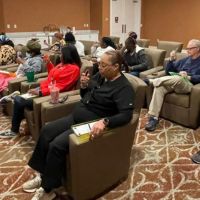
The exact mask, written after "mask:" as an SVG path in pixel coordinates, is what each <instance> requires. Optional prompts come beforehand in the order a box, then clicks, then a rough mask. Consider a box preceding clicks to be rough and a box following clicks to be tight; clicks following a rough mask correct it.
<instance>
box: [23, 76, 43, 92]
mask: <svg viewBox="0 0 200 200" xmlns="http://www.w3.org/2000/svg"><path fill="white" fill-rule="evenodd" d="M45 79H46V78H39V79H37V80H36V81H35V82H27V81H24V82H22V83H21V90H20V91H21V93H22V94H23V93H26V92H27V91H28V90H29V89H30V88H31V89H33V88H36V87H39V86H40V82H41V81H42V80H45Z"/></svg>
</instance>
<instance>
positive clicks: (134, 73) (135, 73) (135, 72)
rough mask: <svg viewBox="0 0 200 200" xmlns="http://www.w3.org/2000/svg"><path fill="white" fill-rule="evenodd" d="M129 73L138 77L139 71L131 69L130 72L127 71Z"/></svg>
mask: <svg viewBox="0 0 200 200" xmlns="http://www.w3.org/2000/svg"><path fill="white" fill-rule="evenodd" d="M129 74H131V75H133V76H137V77H139V74H140V73H139V72H137V71H132V72H129Z"/></svg>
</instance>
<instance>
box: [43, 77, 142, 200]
mask: <svg viewBox="0 0 200 200" xmlns="http://www.w3.org/2000/svg"><path fill="white" fill-rule="evenodd" d="M126 77H127V78H128V80H129V81H130V83H131V84H132V86H133V88H134V90H135V92H136V97H135V110H134V112H133V118H132V120H131V122H129V123H128V124H127V125H124V126H122V127H118V128H115V129H110V130H108V131H107V132H106V133H105V134H104V135H103V136H102V137H100V138H97V139H96V140H94V141H88V142H85V143H81V142H80V141H79V140H78V139H77V136H76V135H75V134H71V135H70V153H69V156H68V157H67V159H68V162H67V163H68V167H67V191H68V193H69V194H70V195H71V196H72V197H73V198H74V199H76V200H84V199H92V198H94V197H95V196H98V195H99V194H101V193H102V192H104V191H105V190H108V189H109V188H110V187H112V186H113V185H115V184H116V183H119V181H121V180H124V178H127V175H128V171H129V166H130V153H131V148H132V144H133V141H134V136H135V131H136V128H137V124H138V120H139V115H140V110H141V108H142V106H143V101H144V96H145V89H146V84H145V83H144V82H143V81H142V80H141V79H139V78H137V77H135V76H132V75H129V74H126ZM79 98H80V97H79ZM72 101H75V99H74V100H70V101H69V105H68V102H66V104H63V105H55V106H52V105H50V104H49V103H48V102H45V103H42V106H41V109H42V122H43V124H45V123H47V122H49V121H51V120H55V119H56V116H55V114H53V113H56V114H57V113H60V112H63V110H64V109H69V111H70V108H69V107H73V103H72ZM76 102H78V99H77V100H76ZM74 103H75V102H74ZM68 113H70V112H68V111H67V110H66V111H65V112H63V113H62V114H64V116H66V115H67V114H68ZM60 117H61V116H60Z"/></svg>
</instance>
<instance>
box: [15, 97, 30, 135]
mask: <svg viewBox="0 0 200 200" xmlns="http://www.w3.org/2000/svg"><path fill="white" fill-rule="evenodd" d="M25 108H28V109H30V110H33V100H32V99H27V100H26V99H24V98H22V97H20V96H16V97H15V98H14V108H13V117H12V127H11V130H12V131H13V132H15V133H18V132H19V127H20V123H21V121H22V119H24V109H25Z"/></svg>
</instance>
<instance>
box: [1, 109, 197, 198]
mask: <svg viewBox="0 0 200 200" xmlns="http://www.w3.org/2000/svg"><path fill="white" fill-rule="evenodd" d="M146 122H147V114H146V110H142V113H141V117H140V121H139V125H138V130H137V132H136V135H135V140H134V144H133V148H132V156H131V168H130V171H129V176H128V179H127V180H126V181H124V182H123V183H121V184H120V185H118V186H117V187H116V188H115V189H113V190H112V191H110V192H108V193H107V194H105V195H104V196H102V197H100V198H99V200H111V199H116V200H199V199H200V165H197V164H193V163H192V161H191V160H190V157H191V155H192V154H193V153H195V152H196V151H198V150H199V141H200V128H199V129H197V130H192V129H188V128H184V127H182V126H179V125H177V124H175V123H172V122H169V121H167V120H164V119H161V120H160V124H159V126H158V129H157V130H156V131H154V132H153V133H148V132H146V131H145V130H144V126H145V123H146ZM9 127H10V118H8V117H5V116H4V115H3V114H2V113H0V130H6V129H8V128H9ZM23 132H24V130H23V128H22V129H21V133H22V134H21V135H20V136H18V137H15V138H13V139H0V200H29V199H31V197H32V195H33V194H29V193H25V192H23V190H22V184H23V183H24V182H25V181H27V180H29V179H31V178H32V177H33V176H34V172H33V171H32V170H31V169H30V168H28V167H27V165H26V163H27V161H28V159H29V158H30V156H31V154H32V151H33V148H34V142H33V140H32V138H31V137H30V136H29V135H23ZM57 199H63V200H64V199H66V198H65V196H60V197H59V198H57Z"/></svg>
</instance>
